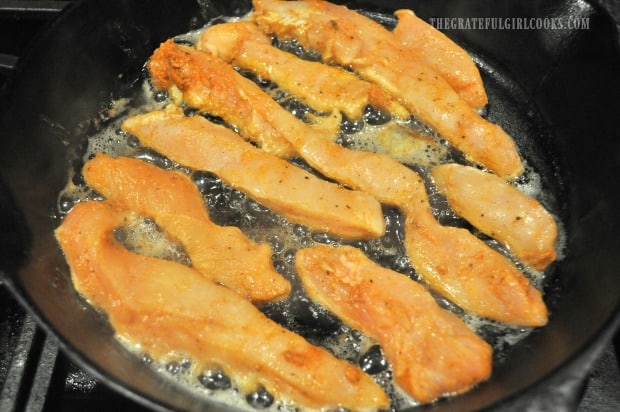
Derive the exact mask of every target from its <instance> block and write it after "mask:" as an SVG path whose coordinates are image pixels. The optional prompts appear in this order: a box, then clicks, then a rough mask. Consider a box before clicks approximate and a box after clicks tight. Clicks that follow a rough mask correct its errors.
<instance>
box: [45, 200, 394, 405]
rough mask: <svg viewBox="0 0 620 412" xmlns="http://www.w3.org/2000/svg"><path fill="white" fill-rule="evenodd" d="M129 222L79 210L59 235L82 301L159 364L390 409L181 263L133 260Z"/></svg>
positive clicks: (93, 207) (328, 360) (368, 383)
mask: <svg viewBox="0 0 620 412" xmlns="http://www.w3.org/2000/svg"><path fill="white" fill-rule="evenodd" d="M129 218H131V216H130V214H128V212H126V211H119V210H118V209H116V208H114V207H112V206H111V205H110V204H109V203H107V202H94V201H93V202H85V203H80V204H77V205H76V206H75V207H74V208H73V209H72V210H71V211H70V213H69V214H68V215H67V216H66V217H65V219H64V221H63V223H62V225H61V226H60V227H59V228H58V229H57V230H56V237H57V239H58V241H59V242H60V245H61V246H62V249H63V251H64V253H65V255H66V258H67V261H68V263H69V266H70V268H71V274H72V278H73V282H74V285H75V287H76V289H77V290H78V292H79V293H81V294H82V295H83V296H84V297H85V298H86V299H88V300H89V301H90V302H91V303H92V304H93V305H94V306H96V307H97V308H100V309H102V310H103V311H105V312H106V314H107V315H108V318H109V320H110V323H111V324H112V326H113V327H114V330H115V331H116V333H117V334H118V335H120V336H122V337H123V338H125V339H126V340H128V341H130V342H132V343H134V344H139V345H140V346H141V347H142V349H143V350H146V351H147V352H148V353H149V354H151V356H153V357H154V358H156V359H161V358H164V359H165V357H166V356H168V355H171V354H172V355H176V356H178V355H179V354H182V355H184V356H188V357H189V358H191V359H192V361H193V365H194V368H195V372H196V373H198V372H200V370H201V369H202V368H213V367H215V368H220V369H223V370H224V371H225V372H226V373H227V374H228V375H229V376H231V377H232V378H233V379H234V381H235V382H236V383H237V384H238V385H239V386H240V387H241V389H242V390H244V391H252V390H255V389H256V388H257V387H258V386H260V385H262V386H264V387H265V388H266V389H267V390H268V391H269V392H270V393H271V394H273V395H274V396H275V397H277V398H278V399H283V400H291V401H294V402H296V403H297V404H298V405H299V406H303V407H309V408H317V409H319V408H325V409H338V408H347V409H351V410H368V409H378V408H385V407H387V406H388V405H389V400H388V398H387V396H386V395H385V393H384V392H383V390H382V389H381V387H380V386H379V385H377V384H376V383H375V382H374V381H373V380H372V379H371V378H370V377H369V376H367V375H366V374H364V373H363V372H362V371H361V370H359V369H358V368H356V367H354V366H352V365H350V364H349V363H347V362H345V361H342V360H338V359H337V358H335V357H334V356H333V355H331V354H330V353H328V352H327V351H325V350H324V349H321V348H318V347H316V346H313V345H311V344H309V343H308V342H307V341H305V340H304V339H303V338H302V337H300V336H299V335H296V334H294V333H292V332H290V331H288V330H286V329H284V328H282V327H280V326H279V325H277V324H276V323H275V322H273V321H271V320H270V319H268V318H267V317H266V316H265V315H263V314H262V313H261V312H260V311H259V310H258V309H256V307H254V306H253V305H252V304H251V303H250V302H248V301H247V300H245V299H244V298H242V297H241V296H239V295H238V294H237V293H235V292H233V291H231V290H230V289H228V288H226V287H224V286H220V285H217V284H215V283H214V282H212V281H210V280H208V279H206V278H205V277H204V276H203V275H202V274H200V273H199V272H197V271H196V270H194V269H192V268H189V267H187V266H184V265H182V264H179V263H175V262H171V261H166V260H161V259H157V258H153V257H147V256H141V255H138V254H135V253H132V252H130V251H128V250H127V249H125V248H124V246H122V245H121V244H119V243H118V242H117V241H116V240H115V239H114V235H113V230H114V229H115V228H117V227H119V226H122V225H123V224H124V223H125V222H126V219H129Z"/></svg>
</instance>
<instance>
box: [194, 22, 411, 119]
mask: <svg viewBox="0 0 620 412" xmlns="http://www.w3.org/2000/svg"><path fill="white" fill-rule="evenodd" d="M196 47H197V48H198V49H199V50H208V51H210V52H211V53H213V54H215V55H217V56H219V57H220V58H221V59H223V60H224V61H226V62H229V63H232V64H234V65H236V66H239V67H241V68H243V69H246V70H250V71H252V72H254V73H256V74H257V75H258V76H260V77H261V78H263V79H267V80H270V81H273V82H274V83H276V84H277V85H278V86H279V87H280V88H282V89H283V90H286V91H287V92H289V93H290V94H292V95H293V96H295V97H296V98H298V99H299V100H301V101H302V102H304V103H306V104H307V105H308V106H310V107H311V108H313V109H314V110H316V111H318V112H323V113H330V112H331V111H332V110H334V109H337V110H339V111H341V112H343V113H344V114H345V115H346V116H347V117H348V118H349V119H354V120H357V119H360V118H361V117H362V115H363V113H364V108H365V107H366V106H367V105H368V104H372V105H373V106H375V107H377V108H379V109H381V110H384V111H386V112H388V113H391V114H395V115H396V116H397V117H399V118H402V119H406V118H407V117H409V113H408V112H407V110H406V109H405V108H404V107H402V106H401V105H400V104H399V103H398V102H396V100H395V99H394V98H392V97H391V96H389V95H388V94H387V93H385V92H384V91H383V90H382V89H381V88H380V87H378V86H377V85H375V84H373V83H369V82H366V81H364V80H361V79H359V78H358V77H357V76H355V75H354V74H352V73H349V72H347V71H345V70H343V69H341V68H338V67H335V66H328V65H325V64H322V63H319V62H313V61H308V60H303V59H300V58H299V57H297V56H295V55H294V54H291V53H287V52H285V51H282V50H280V49H278V48H277V47H275V46H273V45H272V43H271V39H270V38H269V37H268V36H266V35H265V34H264V33H263V32H262V31H260V29H259V28H258V27H257V26H256V25H255V24H254V23H252V22H249V21H237V22H230V23H223V24H217V25H214V26H211V27H209V28H207V29H206V30H205V31H204V32H203V34H202V35H201V36H200V38H199V40H198V43H197V44H196Z"/></svg>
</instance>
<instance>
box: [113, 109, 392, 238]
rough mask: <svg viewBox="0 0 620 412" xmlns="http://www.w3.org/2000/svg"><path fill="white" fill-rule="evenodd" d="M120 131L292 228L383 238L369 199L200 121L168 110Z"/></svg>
mask: <svg viewBox="0 0 620 412" xmlns="http://www.w3.org/2000/svg"><path fill="white" fill-rule="evenodd" d="M282 110H284V109H282ZM285 112H286V111H285ZM286 113H288V112H286ZM295 120H296V121H297V119H295ZM300 123H301V122H300ZM302 124H303V123H302ZM122 127H123V129H125V130H126V131H128V132H129V133H132V134H133V135H135V136H136V137H137V138H138V139H139V140H140V141H141V142H142V144H144V145H145V146H148V147H151V148H153V149H155V150H156V151H158V152H160V153H163V154H164V155H166V156H168V157H170V158H171V159H173V160H174V161H176V162H178V163H180V164H182V165H185V166H187V167H190V168H193V169H198V170H206V171H209V172H211V173H215V174H216V175H218V176H219V177H220V178H221V179H222V180H223V181H224V182H226V183H227V184H229V185H231V186H232V187H234V188H236V189H238V190H240V191H242V192H244V193H246V194H247V195H248V196H249V197H251V198H253V199H254V200H256V201H257V202H259V203H261V204H263V205H264V206H266V207H268V208H270V209H272V210H274V211H275V212H277V213H280V214H282V215H283V216H285V217H286V218H287V219H289V220H290V221H292V222H295V223H300V224H303V225H306V226H308V227H310V228H311V229H313V230H316V231H321V232H326V233H331V234H333V235H336V236H339V237H342V238H346V239H368V238H375V237H379V236H382V235H383V234H384V233H385V221H384V219H383V211H382V210H381V204H380V203H379V202H377V200H375V199H374V198H373V197H372V196H370V195H367V194H365V193H361V192H357V191H352V190H347V189H345V188H343V187H341V186H339V185H337V184H334V183H330V182H327V181H325V180H322V179H319V178H318V177H316V176H315V175H313V174H311V173H308V172H306V171H304V170H303V169H301V168H299V167H296V166H294V165H292V164H290V163H289V162H287V161H286V160H283V159H280V158H277V157H275V156H273V155H270V154H268V153H265V152H263V151H262V150H259V149H257V148H255V147H253V146H252V145H251V144H249V143H247V142H245V141H243V139H241V138H240V137H239V136H238V135H237V134H235V133H234V132H232V131H231V130H229V129H227V128H225V127H223V126H219V125H216V124H214V123H211V122H209V121H208V120H206V119H204V118H203V117H200V116H193V117H186V116H184V115H183V112H182V111H181V110H180V109H178V108H174V107H173V106H169V108H168V109H166V110H163V111H155V112H151V113H147V114H144V115H138V116H135V117H133V118H130V119H127V120H126V121H125V122H124V123H123V126H122ZM311 130H313V129H311Z"/></svg>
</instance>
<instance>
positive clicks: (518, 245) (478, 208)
mask: <svg viewBox="0 0 620 412" xmlns="http://www.w3.org/2000/svg"><path fill="white" fill-rule="evenodd" d="M432 176H433V179H434V181H435V184H436V185H437V188H438V189H439V190H440V192H441V193H443V194H444V195H445V196H446V198H447V199H448V203H449V204H450V207H451V208H452V209H453V210H454V211H455V212H456V214H458V215H459V216H461V217H463V218H464V219H466V220H467V221H468V222H469V223H471V224H472V225H473V226H474V227H476V228H477V229H479V230H480V231H481V232H483V233H486V234H487V235H489V236H491V237H493V238H495V239H496V240H498V241H500V242H501V243H503V244H505V245H507V246H508V248H509V250H510V252H511V253H512V254H514V255H515V257H517V258H518V259H520V260H521V261H522V262H523V263H525V264H527V265H529V266H531V267H533V268H534V269H536V270H543V269H545V268H546V267H547V266H548V265H549V264H550V263H551V262H553V261H554V260H555V258H556V257H557V254H556V251H555V245H556V240H557V236H558V228H557V224H556V223H555V220H554V218H553V216H552V215H551V214H550V213H549V212H547V210H545V208H544V207H543V206H542V205H541V204H540V203H539V202H538V201H537V200H536V199H533V198H532V197H530V196H527V195H526V194H524V193H521V192H520V191H519V190H518V189H517V188H516V187H514V186H512V185H510V184H508V183H507V182H506V181H504V180H503V179H501V178H499V177H497V176H495V175H493V174H490V173H485V172H483V171H481V170H478V169H475V168H473V167H468V166H463V165H459V164H445V165H440V166H436V167H435V168H433V170H432Z"/></svg>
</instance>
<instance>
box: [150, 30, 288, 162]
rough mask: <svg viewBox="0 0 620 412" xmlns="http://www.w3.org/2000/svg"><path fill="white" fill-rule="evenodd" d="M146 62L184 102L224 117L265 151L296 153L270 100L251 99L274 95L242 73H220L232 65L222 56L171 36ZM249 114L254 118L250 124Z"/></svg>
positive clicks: (158, 82) (155, 80) (162, 84)
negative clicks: (277, 124)
mask: <svg viewBox="0 0 620 412" xmlns="http://www.w3.org/2000/svg"><path fill="white" fill-rule="evenodd" d="M147 66H148V69H149V73H150V75H151V80H152V82H153V84H154V85H155V87H157V88H159V89H163V90H169V89H171V88H173V87H174V88H177V89H178V90H180V91H181V92H182V93H183V101H184V103H185V104H187V105H188V106H191V107H193V108H196V109H199V110H200V111H202V112H207V113H209V114H212V115H214V116H219V117H221V118H222V119H224V120H225V121H226V122H227V123H229V124H230V125H232V126H234V127H236V128H237V129H238V130H239V133H240V134H241V135H242V136H243V137H244V138H246V139H251V140H253V141H254V142H255V143H256V144H257V145H258V146H259V147H261V148H262V149H263V150H265V151H266V152H269V153H272V154H275V155H277V156H279V157H284V158H288V157H291V156H292V155H293V154H294V153H295V151H294V150H293V148H292V147H291V146H290V144H289V143H288V142H287V140H286V139H285V138H284V137H283V136H282V135H281V134H280V133H281V132H280V131H279V130H277V129H274V127H273V126H272V125H271V121H270V109H271V104H266V105H265V104H261V105H259V106H253V105H252V104H251V103H250V102H249V99H253V100H263V101H267V100H271V101H272V99H271V98H270V97H269V96H267V95H265V94H264V93H263V92H262V90H260V89H259V88H257V87H248V86H255V84H254V83H253V82H252V81H251V80H249V79H246V78H245V77H243V76H225V77H222V76H221V73H226V71H228V70H232V68H231V67H230V66H229V65H228V64H227V63H224V62H223V61H222V60H221V59H220V58H219V57H217V56H215V55H213V54H211V53H208V52H203V51H198V50H196V49H194V48H191V47H188V46H183V45H179V44H176V43H174V41H173V40H168V41H166V42H165V43H163V44H162V45H161V46H160V47H159V48H158V49H157V50H155V52H154V53H153V55H152V56H151V58H150V60H149V61H148V63H147ZM273 104H277V103H275V102H273ZM231 108H234V109H233V110H231ZM248 117H251V118H252V120H253V121H252V122H250V123H249V124H248V122H247V121H246V119H247V118H248Z"/></svg>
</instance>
